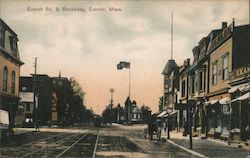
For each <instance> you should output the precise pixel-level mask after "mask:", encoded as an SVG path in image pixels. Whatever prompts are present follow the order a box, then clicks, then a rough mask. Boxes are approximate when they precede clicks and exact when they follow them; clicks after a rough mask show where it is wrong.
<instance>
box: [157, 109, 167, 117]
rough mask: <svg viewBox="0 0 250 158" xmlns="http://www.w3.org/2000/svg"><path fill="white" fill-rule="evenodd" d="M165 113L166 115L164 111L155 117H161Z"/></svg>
mask: <svg viewBox="0 0 250 158" xmlns="http://www.w3.org/2000/svg"><path fill="white" fill-rule="evenodd" d="M166 113H167V111H165V110H164V111H162V112H161V113H160V114H159V115H158V116H157V117H158V118H160V117H163V116H164V115H165V114H166Z"/></svg>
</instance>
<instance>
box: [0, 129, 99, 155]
mask: <svg viewBox="0 0 250 158" xmlns="http://www.w3.org/2000/svg"><path fill="white" fill-rule="evenodd" d="M98 138H99V130H96V129H95V130H87V131H85V132H78V133H63V134H58V135H56V136H52V137H48V138H44V139H40V140H37V141H34V142H30V143H26V144H24V145H21V146H19V147H16V148H14V149H12V151H11V153H9V154H8V152H10V150H9V151H7V150H6V151H3V152H1V154H0V157H23V158H38V157H39V158H40V157H46V158H59V157H60V158H61V157H93V158H94V157H95V153H96V150H97V144H98ZM8 155H9V156H8Z"/></svg>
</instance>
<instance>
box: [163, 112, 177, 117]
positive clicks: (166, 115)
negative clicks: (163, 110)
mask: <svg viewBox="0 0 250 158" xmlns="http://www.w3.org/2000/svg"><path fill="white" fill-rule="evenodd" d="M176 113H177V111H172V112H171V113H169V114H168V113H167V114H165V115H164V116H162V117H163V118H166V117H168V116H172V115H174V114H176Z"/></svg>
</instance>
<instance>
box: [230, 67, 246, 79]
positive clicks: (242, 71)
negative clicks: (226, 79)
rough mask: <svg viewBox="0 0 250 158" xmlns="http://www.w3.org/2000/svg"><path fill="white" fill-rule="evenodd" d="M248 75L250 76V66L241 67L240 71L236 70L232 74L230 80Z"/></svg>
mask: <svg viewBox="0 0 250 158" xmlns="http://www.w3.org/2000/svg"><path fill="white" fill-rule="evenodd" d="M247 74H249V75H250V66H244V67H240V68H239V69H236V70H234V71H233V72H231V73H230V79H231V80H234V79H237V78H240V77H244V76H245V75H247Z"/></svg>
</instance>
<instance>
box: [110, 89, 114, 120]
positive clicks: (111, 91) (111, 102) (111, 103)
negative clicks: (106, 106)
mask: <svg viewBox="0 0 250 158" xmlns="http://www.w3.org/2000/svg"><path fill="white" fill-rule="evenodd" d="M109 92H110V94H111V99H110V111H111V120H112V121H114V120H113V93H114V92H115V89H114V88H110V89H109Z"/></svg>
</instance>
